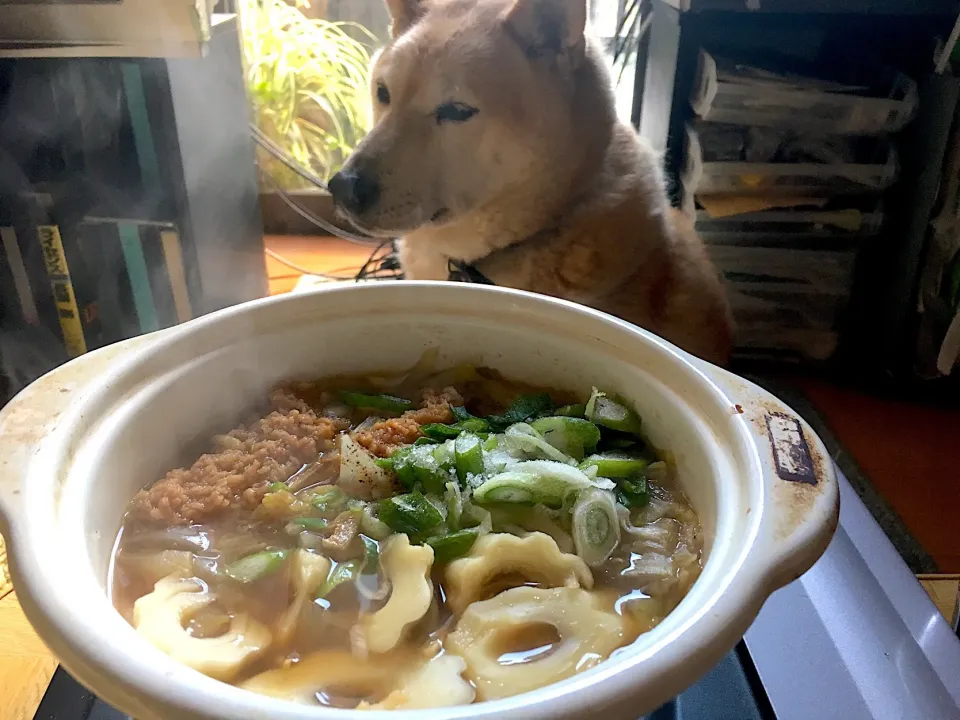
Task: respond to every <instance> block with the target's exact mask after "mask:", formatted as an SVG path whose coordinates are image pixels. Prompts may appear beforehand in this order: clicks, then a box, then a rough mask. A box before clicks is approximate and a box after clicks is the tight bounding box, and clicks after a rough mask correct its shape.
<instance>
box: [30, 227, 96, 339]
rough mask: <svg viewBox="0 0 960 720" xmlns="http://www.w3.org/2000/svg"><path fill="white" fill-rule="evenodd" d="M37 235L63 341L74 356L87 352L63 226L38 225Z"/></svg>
mask: <svg viewBox="0 0 960 720" xmlns="http://www.w3.org/2000/svg"><path fill="white" fill-rule="evenodd" d="M37 237H38V238H39V240H40V249H41V251H42V252H43V262H44V264H45V265H46V268H47V275H48V277H49V278H50V287H51V288H52V290H53V300H54V303H55V304H56V307H57V318H58V320H59V321H60V330H61V331H62V332H63V342H64V345H65V346H66V348H67V354H68V355H69V356H70V357H72V358H73V357H77V356H78V355H83V354H84V353H85V352H86V351H87V341H86V339H85V338H84V336H83V324H82V323H81V321H80V311H79V309H78V308H77V297H76V294H75V293H74V290H73V283H72V282H71V280H70V269H69V268H68V267H67V257H66V255H65V254H64V252H63V240H62V239H61V237H60V228H59V227H58V226H56V225H38V226H37Z"/></svg>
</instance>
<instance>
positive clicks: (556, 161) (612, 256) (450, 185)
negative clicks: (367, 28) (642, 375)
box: [330, 0, 731, 363]
mask: <svg viewBox="0 0 960 720" xmlns="http://www.w3.org/2000/svg"><path fill="white" fill-rule="evenodd" d="M387 6H388V8H389V10H390V13H391V15H392V18H393V38H394V39H393V41H392V42H391V43H390V44H389V45H388V46H387V47H386V48H384V50H383V51H382V52H381V53H380V54H379V55H378V57H377V58H376V59H375V61H374V65H373V69H372V74H371V87H372V94H373V103H374V120H375V125H374V127H373V129H372V130H371V132H370V134H369V135H368V136H367V137H366V138H365V139H364V140H363V142H362V143H360V145H359V146H358V147H357V149H356V151H355V152H354V153H353V155H352V156H351V157H350V159H349V160H348V162H347V163H346V165H345V166H344V168H343V170H341V172H340V173H338V174H337V175H336V176H334V178H333V179H332V180H331V182H330V190H331V192H332V194H333V196H334V199H335V200H336V201H337V204H338V206H339V207H340V208H341V210H342V211H343V212H344V213H345V214H346V215H347V216H348V217H349V218H350V220H351V221H352V222H353V223H354V224H356V225H357V226H358V227H360V228H362V229H364V230H366V231H367V232H370V233H372V234H375V235H379V236H388V237H389V236H400V237H402V242H401V250H400V259H401V262H402V264H403V269H404V271H405V273H406V275H407V277H408V278H411V279H417V280H420V279H428V280H443V279H447V278H448V264H449V261H450V260H451V259H452V260H457V261H463V262H465V263H470V264H472V265H473V266H474V267H475V268H476V269H477V270H479V271H480V272H481V273H482V274H483V275H485V276H486V277H487V278H489V279H490V280H492V281H493V282H494V283H496V284H498V285H505V286H509V287H514V288H521V289H525V290H532V291H534V292H539V293H544V294H547V295H553V296H556V297H561V298H566V299H570V300H574V301H578V302H581V303H584V304H586V305H590V306H592V307H595V308H598V309H600V310H605V311H607V312H610V313H612V314H614V315H617V316H619V317H621V318H623V319H625V320H629V321H631V322H634V323H636V324H638V325H641V326H643V327H645V328H647V329H649V330H652V331H653V332H655V333H658V334H660V335H662V336H663V337H665V338H666V339H668V340H670V341H671V342H674V343H676V344H677V345H679V346H680V347H682V348H684V349H686V350H688V351H690V352H692V353H694V354H696V355H699V356H700V357H702V358H705V359H707V360H711V361H713V362H717V363H723V362H725V361H726V360H727V359H728V356H729V353H730V343H731V320H730V312H729V308H728V305H727V302H726V299H725V296H724V293H723V289H722V285H721V283H720V280H719V278H718V274H717V272H716V270H715V268H714V267H713V266H712V265H711V263H710V261H709V259H708V258H707V256H706V252H705V249H704V247H703V244H702V243H701V241H700V239H699V238H698V237H697V235H696V233H695V232H694V230H693V227H692V225H691V224H690V223H689V222H687V221H686V219H685V218H684V217H683V216H681V215H680V214H679V213H675V212H674V211H672V210H671V209H670V208H669V206H668V202H667V198H666V194H665V192H664V184H663V177H662V173H661V169H660V166H659V162H658V159H657V158H656V157H655V156H654V154H653V153H652V151H651V150H650V149H649V148H648V147H647V146H646V145H645V144H644V143H643V142H642V141H641V140H640V139H639V138H638V137H637V135H636V133H635V132H634V130H633V129H632V128H631V127H629V126H628V125H626V124H624V123H622V122H620V121H619V120H618V119H617V117H616V114H615V111H614V98H613V93H612V89H611V84H610V78H609V76H608V73H607V71H606V68H605V66H604V64H603V60H602V57H601V55H600V52H599V50H598V49H597V48H596V47H595V46H594V44H593V43H592V42H591V41H589V40H588V39H587V38H586V37H585V35H584V26H585V20H586V2H585V0H387Z"/></svg>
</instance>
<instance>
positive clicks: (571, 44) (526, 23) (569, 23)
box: [504, 0, 587, 65]
mask: <svg viewBox="0 0 960 720" xmlns="http://www.w3.org/2000/svg"><path fill="white" fill-rule="evenodd" d="M504 21H505V23H506V28H507V31H508V32H509V33H510V35H511V36H512V37H513V38H514V39H515V40H516V41H517V42H519V43H520V46H521V47H522V48H523V49H524V51H525V52H526V53H527V55H528V56H530V57H532V58H538V57H543V56H545V55H553V56H560V55H566V56H568V61H569V62H571V63H572V64H574V65H576V63H577V62H578V61H579V59H580V57H582V56H583V50H584V42H585V41H584V37H583V33H584V29H585V27H586V24H587V3H586V0H514V2H513V6H512V7H511V8H510V9H509V10H508V11H507V13H506V16H505V17H504Z"/></svg>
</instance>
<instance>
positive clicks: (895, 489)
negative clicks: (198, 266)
mask: <svg viewBox="0 0 960 720" xmlns="http://www.w3.org/2000/svg"><path fill="white" fill-rule="evenodd" d="M267 247H268V248H270V249H271V250H273V251H275V252H277V253H279V254H280V255H283V256H285V257H286V258H288V259H289V260H291V261H293V262H295V263H296V264H298V265H302V266H304V267H305V268H306V269H310V270H313V271H315V272H327V273H330V272H332V271H334V270H337V269H343V268H352V269H356V268H358V267H359V266H360V265H361V264H362V263H363V261H364V260H365V259H366V257H367V255H368V254H369V250H368V249H367V248H363V247H359V246H357V245H352V244H350V243H348V242H346V241H342V240H335V239H332V238H314V237H298V236H271V237H268V238H267ZM268 269H269V271H270V292H271V293H277V292H286V291H288V290H290V289H292V288H293V286H294V285H295V284H296V282H297V279H298V277H299V273H297V272H295V271H294V270H291V269H290V268H287V267H285V266H283V265H281V264H280V263H278V262H277V261H276V260H273V259H272V258H268ZM344 274H349V272H347V273H344ZM794 380H795V382H797V384H798V385H799V386H800V387H801V388H802V389H803V390H804V391H805V392H806V393H807V395H808V396H809V397H810V399H811V401H812V402H813V403H814V404H815V405H816V406H817V409H818V410H819V411H820V413H821V414H822V415H823V416H824V419H825V420H826V421H827V423H828V424H829V425H830V426H831V427H832V429H833V430H834V432H835V433H836V434H837V436H838V437H839V439H840V442H841V443H842V444H843V445H844V447H846V449H847V450H848V451H849V452H850V453H851V454H852V455H853V457H854V458H855V459H856V460H857V462H858V463H859V464H860V466H861V467H862V468H863V470H864V471H865V472H866V474H867V476H868V477H869V478H870V479H871V481H872V482H873V484H874V485H875V486H876V488H877V489H878V490H879V491H880V493H881V494H883V496H884V497H885V498H886V500H887V502H889V503H890V504H891V505H892V506H893V508H894V510H895V511H896V512H897V514H899V515H900V517H901V518H902V519H903V521H904V522H905V523H906V525H907V527H908V528H909V529H910V532H911V533H912V534H913V535H914V537H916V538H917V540H919V541H920V543H921V544H922V545H923V546H924V548H925V549H926V550H927V552H929V553H930V554H931V555H932V556H933V558H934V560H935V561H936V562H937V564H938V565H939V566H940V570H941V571H942V572H945V573H960V532H958V528H960V409H958V410H954V411H952V412H951V411H947V410H938V409H935V408H927V407H922V406H919V405H911V404H907V403H898V402H890V401H887V400H881V399H878V398H874V397H871V396H869V395H865V394H863V393H861V392H857V391H854V390H851V389H848V388H844V387H840V386H838V385H834V384H830V383H828V382H825V381H823V380H819V379H813V378H804V377H800V378H795V379H794Z"/></svg>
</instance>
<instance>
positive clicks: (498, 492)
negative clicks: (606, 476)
mask: <svg viewBox="0 0 960 720" xmlns="http://www.w3.org/2000/svg"><path fill="white" fill-rule="evenodd" d="M589 487H593V482H592V481H591V480H590V478H588V477H587V476H586V475H584V474H583V473H582V472H581V471H580V470H578V469H577V468H575V467H571V466H570V465H566V464H564V463H559V462H553V461H550V460H529V461H527V462H519V463H516V464H514V465H513V466H511V468H510V469H509V470H507V471H506V472H502V473H499V474H498V475H494V476H493V477H492V478H490V479H489V480H487V481H486V482H485V483H483V485H481V486H480V487H478V488H477V489H476V490H475V491H474V493H473V496H474V498H476V500H477V502H480V503H490V502H514V503H530V504H534V503H542V504H543V505H547V506H548V507H561V506H562V505H563V501H564V498H565V497H566V496H567V495H569V494H570V493H572V492H576V491H577V490H583V489H585V488H589Z"/></svg>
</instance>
